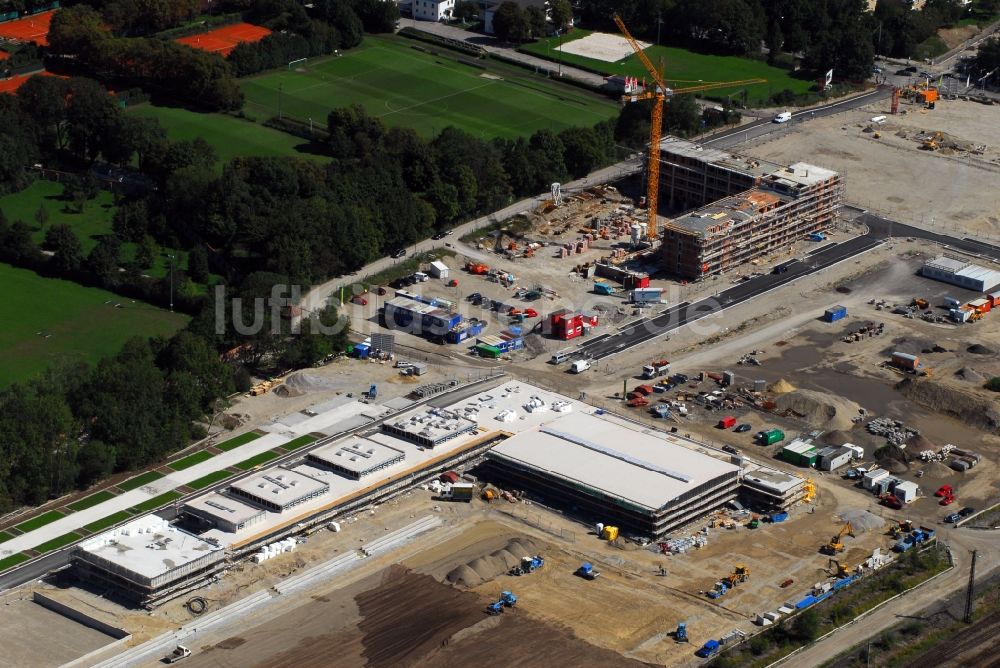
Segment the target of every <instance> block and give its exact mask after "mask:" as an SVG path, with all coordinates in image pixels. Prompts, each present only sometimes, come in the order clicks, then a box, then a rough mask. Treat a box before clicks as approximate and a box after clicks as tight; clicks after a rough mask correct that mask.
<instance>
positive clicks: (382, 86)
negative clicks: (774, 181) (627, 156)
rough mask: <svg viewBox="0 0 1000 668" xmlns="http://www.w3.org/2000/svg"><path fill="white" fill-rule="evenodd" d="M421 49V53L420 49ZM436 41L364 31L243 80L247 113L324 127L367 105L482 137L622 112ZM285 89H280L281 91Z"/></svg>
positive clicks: (428, 130) (431, 130) (395, 121)
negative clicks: (321, 54)
mask: <svg viewBox="0 0 1000 668" xmlns="http://www.w3.org/2000/svg"><path fill="white" fill-rule="evenodd" d="M414 47H418V48H419V49H424V51H421V50H418V48H414ZM427 50H437V51H439V52H442V53H443V52H444V50H443V49H440V48H438V47H431V46H428V45H423V44H418V43H414V42H410V41H404V40H403V38H384V37H371V36H368V37H365V41H364V43H363V44H362V45H361V46H359V47H358V48H356V49H352V50H350V51H347V52H345V53H344V55H343V56H341V57H339V58H337V57H333V58H327V59H324V60H322V61H310V62H309V63H308V64H307V65H306V66H305V67H303V68H301V69H302V70H303V71H298V70H292V71H288V70H285V71H278V72H272V73H269V74H265V75H263V76H259V77H255V78H252V79H247V80H245V81H243V84H242V87H243V91H244V92H245V93H246V97H247V103H246V108H247V111H249V112H250V113H252V114H254V115H265V114H266V115H268V116H271V115H277V113H278V101H279V95H280V101H281V111H282V114H283V115H286V116H291V117H293V118H296V119H299V120H302V121H308V120H309V119H310V118H311V119H312V120H313V121H314V122H315V123H317V124H319V125H320V126H321V127H324V128H325V127H326V118H327V114H329V112H330V110H331V109H335V108H338V107H345V106H348V105H351V104H360V105H362V106H363V107H364V108H365V109H366V110H367V111H368V113H369V114H372V115H373V116H377V117H378V118H381V119H382V121H383V122H384V123H385V124H386V125H389V126H401V127H409V128H413V129H414V130H416V131H417V132H419V133H420V134H421V135H423V136H425V137H429V136H433V135H435V134H437V133H438V132H440V131H441V130H442V129H444V128H446V127H448V126H449V125H453V126H455V127H457V128H460V129H462V130H464V131H466V132H469V133H471V134H473V135H476V136H478V137H483V138H491V137H517V136H524V135H530V134H531V133H533V132H535V131H536V130H538V129H540V128H551V129H552V130H556V131H558V130H562V129H564V128H567V127H572V126H592V125H594V124H596V123H598V122H599V121H602V120H604V119H607V118H612V117H613V116H616V115H617V113H618V110H617V107H616V105H615V104H614V103H613V102H611V101H610V100H608V99H607V98H604V97H602V96H600V95H598V94H596V93H591V92H589V91H585V90H580V89H577V88H574V87H572V86H569V85H566V84H559V83H556V82H551V81H548V80H546V79H544V78H543V77H540V76H538V75H535V74H533V73H531V72H528V71H527V70H521V69H519V68H516V67H513V66H507V65H504V64H502V63H496V62H494V61H478V62H480V63H481V64H482V65H484V66H485V67H487V68H488V69H479V68H478V67H475V66H473V65H467V64H464V63H461V62H457V61H456V60H452V59H451V58H462V59H464V60H468V61H470V62H471V61H472V60H473V59H472V56H466V55H460V54H457V53H456V54H452V53H450V52H449V53H448V56H445V55H441V56H434V55H431V54H430V53H428V52H427ZM279 87H280V90H279Z"/></svg>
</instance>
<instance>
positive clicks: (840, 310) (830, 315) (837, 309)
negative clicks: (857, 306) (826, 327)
mask: <svg viewBox="0 0 1000 668" xmlns="http://www.w3.org/2000/svg"><path fill="white" fill-rule="evenodd" d="M846 315H847V307H846V306H834V307H833V308H828V309H827V310H826V312H825V313H824V314H823V319H824V320H826V321H827V322H836V321H838V320H840V319H841V318H843V317H845V316H846Z"/></svg>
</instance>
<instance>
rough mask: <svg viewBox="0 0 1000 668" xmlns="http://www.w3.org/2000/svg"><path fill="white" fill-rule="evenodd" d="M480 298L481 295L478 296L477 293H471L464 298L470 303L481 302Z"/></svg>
mask: <svg viewBox="0 0 1000 668" xmlns="http://www.w3.org/2000/svg"><path fill="white" fill-rule="evenodd" d="M482 298H483V296H482V295H481V294H479V293H478V292H473V293H472V294H471V295H469V296H468V297H466V299H468V300H469V301H470V302H475V301H481V300H482Z"/></svg>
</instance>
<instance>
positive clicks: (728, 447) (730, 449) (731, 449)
mask: <svg viewBox="0 0 1000 668" xmlns="http://www.w3.org/2000/svg"><path fill="white" fill-rule="evenodd" d="M722 449H723V450H725V451H726V452H728V453H730V454H733V455H738V454H740V451H739V450H737V449H736V448H734V447H733V446H731V445H724V446H722Z"/></svg>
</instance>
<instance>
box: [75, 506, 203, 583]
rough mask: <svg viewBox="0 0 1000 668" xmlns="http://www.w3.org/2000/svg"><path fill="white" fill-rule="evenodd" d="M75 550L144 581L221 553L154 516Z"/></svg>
mask: <svg viewBox="0 0 1000 668" xmlns="http://www.w3.org/2000/svg"><path fill="white" fill-rule="evenodd" d="M78 547H79V549H80V550H82V551H84V552H88V553H90V554H93V555H95V556H97V557H100V558H101V559H104V560H106V561H110V562H112V563H114V564H116V565H118V566H120V567H122V568H124V569H125V570H128V571H131V572H133V573H136V574H138V575H141V576H144V577H147V578H155V577H157V576H160V575H164V574H166V573H169V572H170V571H172V570H174V569H176V568H179V567H181V566H186V565H187V564H189V563H191V562H193V561H198V560H199V559H201V558H203V557H204V556H206V555H208V554H211V553H212V552H221V551H222V548H221V547H218V546H216V545H213V544H211V543H209V542H208V541H205V540H202V539H201V538H199V537H198V536H195V535H194V534H190V533H187V532H186V531H181V530H180V529H177V528H176V527H172V526H170V525H169V524H168V522H167V521H166V520H165V519H163V518H162V517H157V516H156V515H144V516H142V517H138V518H136V519H135V520H133V521H131V522H129V523H128V524H124V525H122V526H121V527H119V528H117V529H112V530H111V531H107V532H105V533H102V534H98V535H97V536H94V537H93V538H91V539H90V540H86V541H84V542H82V543H80V545H79V546H78ZM220 557H221V555H220Z"/></svg>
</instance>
